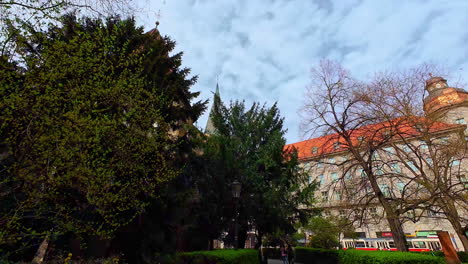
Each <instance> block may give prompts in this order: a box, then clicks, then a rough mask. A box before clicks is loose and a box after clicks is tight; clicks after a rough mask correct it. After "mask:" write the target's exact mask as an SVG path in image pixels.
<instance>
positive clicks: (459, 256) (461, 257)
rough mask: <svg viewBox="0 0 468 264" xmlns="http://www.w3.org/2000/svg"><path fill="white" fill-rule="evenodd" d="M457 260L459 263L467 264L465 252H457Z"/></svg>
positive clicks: (467, 259) (467, 254)
mask: <svg viewBox="0 0 468 264" xmlns="http://www.w3.org/2000/svg"><path fill="white" fill-rule="evenodd" d="M457 254H458V258H459V259H460V260H461V262H463V263H465V262H468V252H466V251H458V252H457Z"/></svg>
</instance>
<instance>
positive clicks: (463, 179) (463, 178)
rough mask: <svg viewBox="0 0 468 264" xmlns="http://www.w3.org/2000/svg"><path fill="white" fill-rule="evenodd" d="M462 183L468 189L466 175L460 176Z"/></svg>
mask: <svg viewBox="0 0 468 264" xmlns="http://www.w3.org/2000/svg"><path fill="white" fill-rule="evenodd" d="M460 182H462V183H464V184H465V188H468V179H467V178H466V176H465V175H462V176H460Z"/></svg>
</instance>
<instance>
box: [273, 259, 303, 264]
mask: <svg viewBox="0 0 468 264" xmlns="http://www.w3.org/2000/svg"><path fill="white" fill-rule="evenodd" d="M268 264H283V261H282V260H279V259H269V260H268ZM294 264H302V263H298V262H294Z"/></svg>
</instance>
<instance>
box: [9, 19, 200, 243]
mask: <svg viewBox="0 0 468 264" xmlns="http://www.w3.org/2000/svg"><path fill="white" fill-rule="evenodd" d="M26 30H27V31H28V33H27V34H24V35H23V34H17V35H15V37H14V39H13V40H14V42H15V46H16V49H17V50H16V54H17V55H15V56H12V55H11V56H7V55H4V56H2V57H1V58H0V119H1V120H2V122H1V124H0V140H1V141H0V145H1V149H0V151H1V152H0V165H1V168H0V200H1V203H2V207H1V208H0V225H1V226H2V230H1V231H0V249H2V248H3V249H5V248H7V249H8V248H10V249H12V248H15V247H17V246H18V245H23V246H22V247H21V248H24V247H27V246H28V245H34V244H35V243H36V242H37V239H38V238H41V237H44V236H45V234H47V233H52V234H56V235H60V234H67V233H71V234H74V235H76V236H79V235H80V234H87V235H97V236H99V237H102V238H109V237H112V236H113V235H114V234H115V232H117V231H118V230H120V229H121V228H122V227H124V226H126V225H127V224H128V223H129V222H131V221H132V220H133V219H135V217H136V216H138V215H140V214H142V213H143V212H144V211H145V210H146V208H147V207H148V205H149V201H150V200H151V199H157V198H158V197H159V195H160V190H161V188H162V187H164V186H165V185H166V183H167V182H168V181H170V180H171V179H174V178H175V177H176V176H177V175H178V174H179V173H180V169H181V168H180V166H179V164H177V161H178V160H180V159H181V156H182V155H183V153H186V150H187V144H188V140H187V139H188V137H189V133H190V130H191V129H192V123H193V122H194V121H196V120H197V118H198V117H199V115H200V114H201V112H202V111H203V110H204V108H205V106H204V103H203V102H192V100H193V99H194V98H196V96H197V95H198V93H192V92H191V91H190V90H189V89H190V87H191V86H192V85H193V83H194V82H195V81H196V78H189V77H188V75H189V73H190V71H189V70H188V69H185V68H182V67H181V56H182V54H181V53H177V54H171V51H172V50H173V48H174V45H175V43H174V42H173V41H172V40H170V39H169V38H168V37H162V36H160V35H159V32H158V31H157V30H153V31H150V32H148V33H145V32H143V29H142V28H141V27H137V26H136V25H135V21H134V20H133V19H126V20H122V19H119V18H116V17H111V18H108V19H107V20H105V21H103V20H100V19H86V18H85V19H77V18H76V17H75V16H72V15H68V16H64V17H63V18H62V20H61V24H60V25H59V26H53V25H51V26H50V27H48V28H47V29H45V30H38V29H35V28H34V27H32V26H31V27H27V28H26Z"/></svg>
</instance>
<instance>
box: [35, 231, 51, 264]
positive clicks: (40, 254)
mask: <svg viewBox="0 0 468 264" xmlns="http://www.w3.org/2000/svg"><path fill="white" fill-rule="evenodd" d="M48 247H49V235H46V237H44V240H42V243H41V245H40V246H39V248H38V249H37V251H36V255H34V259H33V260H32V263H33V264H41V263H42V262H43V261H44V257H45V254H46V252H47V248H48Z"/></svg>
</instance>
